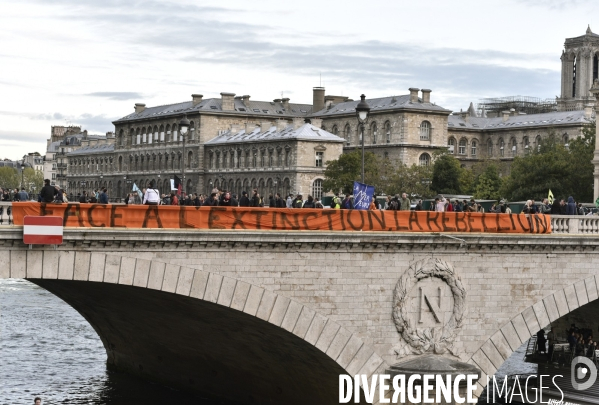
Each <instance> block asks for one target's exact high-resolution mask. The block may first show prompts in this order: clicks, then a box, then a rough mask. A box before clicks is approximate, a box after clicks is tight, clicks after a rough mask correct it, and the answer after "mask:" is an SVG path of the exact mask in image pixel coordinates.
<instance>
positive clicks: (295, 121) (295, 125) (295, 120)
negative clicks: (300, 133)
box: [293, 117, 304, 129]
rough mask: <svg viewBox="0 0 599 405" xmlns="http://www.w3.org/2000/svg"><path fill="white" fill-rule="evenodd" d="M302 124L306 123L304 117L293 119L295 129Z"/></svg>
mask: <svg viewBox="0 0 599 405" xmlns="http://www.w3.org/2000/svg"><path fill="white" fill-rule="evenodd" d="M302 125H304V119H303V118H300V117H296V118H294V119H293V129H298V128H299V127H301V126H302Z"/></svg>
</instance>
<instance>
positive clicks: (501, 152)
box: [499, 139, 505, 157]
mask: <svg viewBox="0 0 599 405" xmlns="http://www.w3.org/2000/svg"><path fill="white" fill-rule="evenodd" d="M504 152H505V142H503V139H500V140H499V156H501V157H503V156H504Z"/></svg>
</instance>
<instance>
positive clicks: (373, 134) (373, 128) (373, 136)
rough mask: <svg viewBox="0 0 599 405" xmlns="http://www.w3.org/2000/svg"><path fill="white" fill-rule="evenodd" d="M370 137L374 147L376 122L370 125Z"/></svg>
mask: <svg viewBox="0 0 599 405" xmlns="http://www.w3.org/2000/svg"><path fill="white" fill-rule="evenodd" d="M370 135H371V136H372V144H373V145H376V136H377V130H376V122H373V123H372V125H370Z"/></svg>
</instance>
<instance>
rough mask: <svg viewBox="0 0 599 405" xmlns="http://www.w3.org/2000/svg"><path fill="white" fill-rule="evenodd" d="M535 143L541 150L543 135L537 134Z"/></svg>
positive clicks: (538, 149)
mask: <svg viewBox="0 0 599 405" xmlns="http://www.w3.org/2000/svg"><path fill="white" fill-rule="evenodd" d="M535 144H536V146H537V152H540V151H541V135H537V137H536V138H535Z"/></svg>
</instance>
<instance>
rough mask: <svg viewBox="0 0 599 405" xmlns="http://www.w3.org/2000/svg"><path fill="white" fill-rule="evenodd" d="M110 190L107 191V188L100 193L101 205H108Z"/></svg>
mask: <svg viewBox="0 0 599 405" xmlns="http://www.w3.org/2000/svg"><path fill="white" fill-rule="evenodd" d="M107 191H108V190H106V187H105V188H103V189H102V192H101V193H100V198H99V201H98V202H99V203H100V204H108V193H107Z"/></svg>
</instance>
